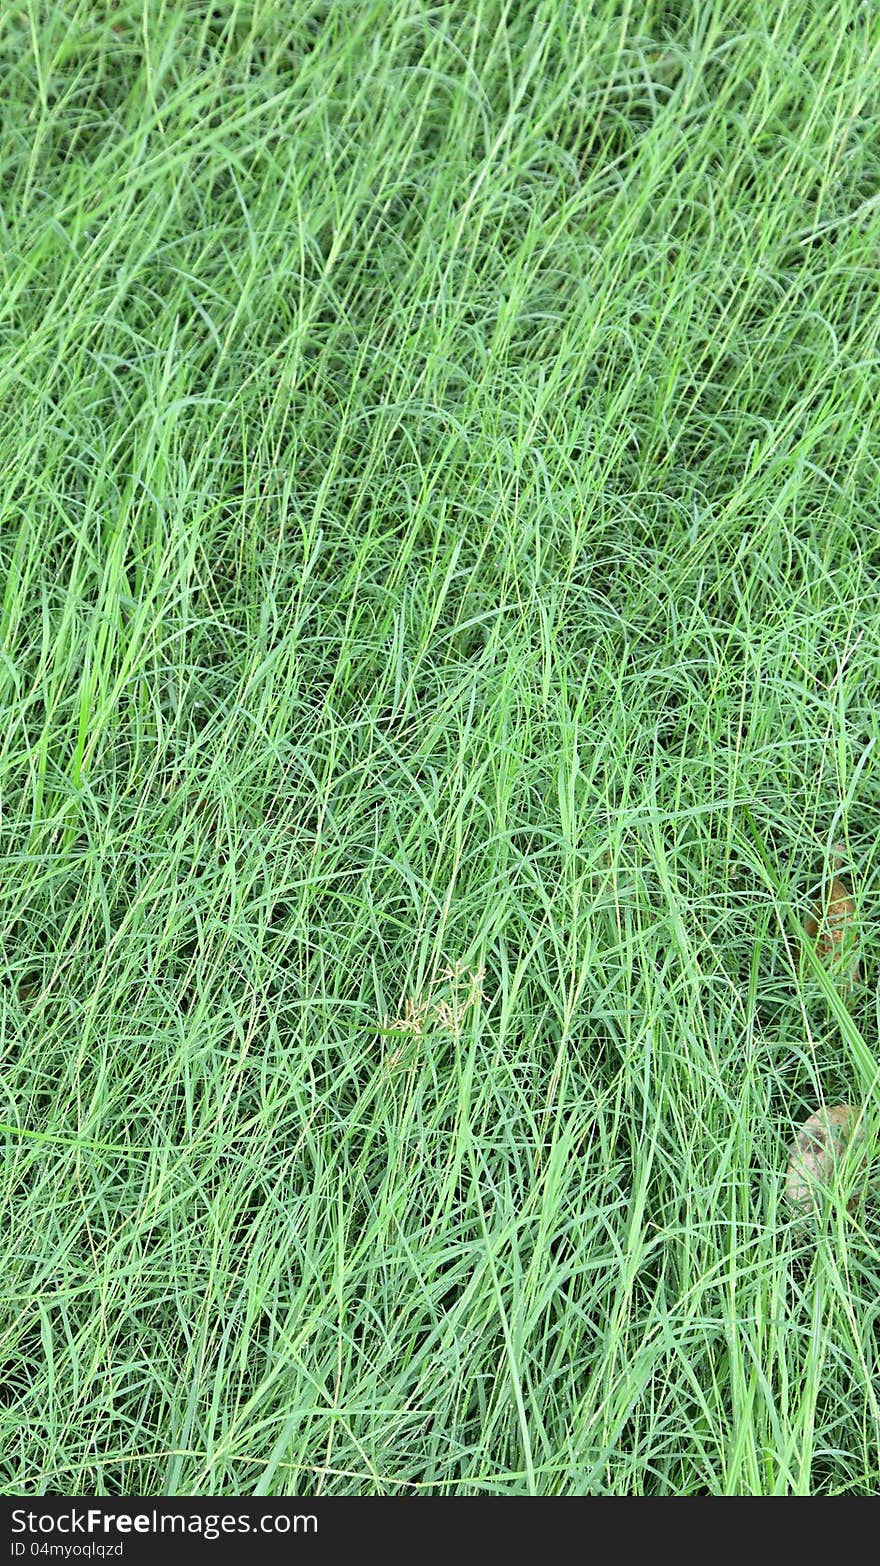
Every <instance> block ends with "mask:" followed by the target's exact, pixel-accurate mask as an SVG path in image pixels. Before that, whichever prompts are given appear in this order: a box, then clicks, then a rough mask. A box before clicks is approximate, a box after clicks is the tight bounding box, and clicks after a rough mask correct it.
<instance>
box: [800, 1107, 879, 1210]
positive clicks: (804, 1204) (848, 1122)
mask: <svg viewBox="0 0 880 1566" xmlns="http://www.w3.org/2000/svg"><path fill="white" fill-rule="evenodd" d="M857 1119H858V1111H857V1110H856V1109H854V1108H853V1106H852V1104H834V1105H833V1106H832V1107H831V1108H830V1109H817V1111H816V1113H815V1114H814V1115H810V1116H809V1118H808V1119H807V1120H805V1121H804V1123H803V1125H802V1126H801V1129H800V1131H799V1132H798V1134H797V1137H796V1139H795V1141H794V1142H793V1143H792V1147H791V1156H790V1158H789V1161H788V1172H787V1174H786V1177H785V1194H786V1196H787V1197H788V1200H789V1201H790V1202H791V1203H792V1204H793V1206H795V1207H801V1208H809V1207H811V1206H812V1205H813V1203H814V1201H815V1199H816V1195H817V1188H818V1187H821V1186H823V1185H827V1184H828V1182H829V1180H830V1179H831V1177H832V1175H833V1172H834V1165H835V1164H836V1163H837V1161H838V1159H840V1158H841V1157H842V1156H843V1153H844V1151H845V1149H846V1146H847V1143H848V1142H849V1140H850V1138H851V1136H852V1135H853V1132H854V1130H855V1122H856V1120H857ZM864 1135H865V1127H864V1125H861V1126H859V1129H858V1131H857V1132H856V1141H857V1142H861V1141H862V1140H863V1139H864Z"/></svg>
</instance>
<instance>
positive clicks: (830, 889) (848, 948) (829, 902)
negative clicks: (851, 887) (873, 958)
mask: <svg viewBox="0 0 880 1566" xmlns="http://www.w3.org/2000/svg"><path fill="white" fill-rule="evenodd" d="M844 863H845V859H844V853H843V848H842V846H841V845H840V844H838V846H837V847H836V848H835V851H834V859H833V866H834V874H833V876H832V877H831V880H830V882H826V884H825V887H824V888H823V892H822V896H821V897H820V898H819V900H818V902H816V903H815V904H814V906H813V911H812V913H811V915H810V917H809V918H808V919H807V921H806V929H807V935H808V936H809V938H810V940H811V941H815V943H816V952H817V955H818V956H819V957H820V958H821V960H822V961H823V962H824V963H827V964H828V965H829V966H833V965H835V964H836V963H838V962H839V961H840V960H841V959H842V958H843V957H844V956H845V955H847V954H849V956H850V961H849V963H848V965H847V968H846V970H845V972H844V974H843V977H842V980H841V987H842V988H843V989H848V988H850V987H851V986H852V985H853V984H858V982H859V964H858V958H857V956H855V955H854V950H855V947H856V946H857V945H858V931H857V928H856V907H855V903H854V902H853V900H852V898H851V896H850V894H849V891H848V890H847V887H846V885H845V883H844V882H843V881H842V880H841V877H840V871H841V870H842V869H843V866H844Z"/></svg>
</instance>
